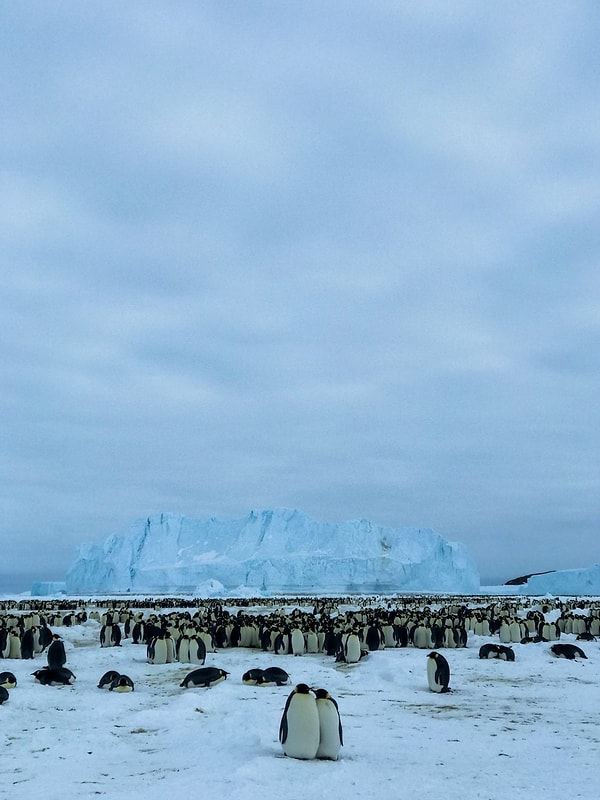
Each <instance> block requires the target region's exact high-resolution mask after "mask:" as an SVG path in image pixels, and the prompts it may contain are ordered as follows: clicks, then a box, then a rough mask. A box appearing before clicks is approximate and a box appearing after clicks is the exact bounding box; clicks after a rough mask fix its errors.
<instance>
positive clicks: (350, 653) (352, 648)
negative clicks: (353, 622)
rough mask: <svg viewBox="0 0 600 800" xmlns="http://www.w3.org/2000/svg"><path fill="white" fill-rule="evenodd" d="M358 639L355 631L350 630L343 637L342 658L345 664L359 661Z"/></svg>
mask: <svg viewBox="0 0 600 800" xmlns="http://www.w3.org/2000/svg"><path fill="white" fill-rule="evenodd" d="M360 649H361V648H360V639H359V638H358V634H357V633H356V631H351V632H350V633H349V634H348V635H347V636H346V637H345V639H344V660H345V662H346V663H347V664H357V663H358V662H359V661H360Z"/></svg>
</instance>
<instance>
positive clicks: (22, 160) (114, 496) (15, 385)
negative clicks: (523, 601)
mask: <svg viewBox="0 0 600 800" xmlns="http://www.w3.org/2000/svg"><path fill="white" fill-rule="evenodd" d="M597 14H598V12H597V9H596V7H595V6H594V5H593V4H590V3H582V4H579V5H578V6H577V9H569V10H568V11H567V10H566V9H564V8H563V6H562V5H561V4H559V3H550V4H548V3H544V4H543V5H542V4H535V3H534V4H533V5H529V6H527V7H526V8H524V7H523V6H522V5H521V4H509V6H508V7H506V6H504V7H498V8H495V9H490V8H487V7H485V8H484V7H481V6H479V5H478V4H471V3H464V4H459V5H458V6H453V8H452V12H450V11H449V10H448V6H447V5H446V4H445V3H437V2H432V3H408V4H403V5H402V6H398V5H397V4H395V3H392V4H390V3H386V2H381V3H378V4H377V5H376V6H369V7H367V6H363V5H362V4H354V5H350V6H347V5H346V4H344V6H343V7H342V6H341V4H340V5H337V4H332V5H329V6H327V7H325V8H324V7H323V6H322V5H317V4H310V3H309V4H301V5H299V6H290V5H289V4H285V6H281V5H278V4H264V5H260V6H259V7H254V8H253V9H252V12H250V11H249V10H248V8H247V7H246V6H245V5H244V4H241V3H240V4H238V3H231V4H222V3H215V4H212V5H211V4H206V5H203V6H202V7H201V8H198V7H197V5H196V4H191V3H190V4H185V3H184V4H180V5H179V6H178V7H177V9H173V8H172V7H171V6H167V5H165V4H155V5H153V7H152V9H148V8H147V7H146V6H145V5H142V4H136V3H133V4H129V5H128V6H127V7H126V8H124V7H122V6H121V5H117V4H113V5H109V6H106V5H104V4H103V5H100V4H93V3H92V4H86V5H85V7H83V6H81V5H79V4H70V3H66V4H63V5H61V7H60V8H54V9H48V8H46V7H44V6H42V5H41V4H37V5H36V4H33V5H31V4H30V5H28V6H27V7H18V6H15V7H11V8H10V9H7V10H5V21H4V25H5V29H6V33H7V35H6V47H5V48H4V49H3V52H2V53H0V66H1V67H2V70H3V74H4V75H5V77H6V81H5V84H6V85H5V91H4V95H3V100H2V102H3V106H4V113H3V119H4V120H5V124H4V125H3V127H2V131H0V159H1V172H0V186H1V188H2V196H3V203H2V206H1V207H0V229H1V230H2V253H3V255H2V261H1V262H0V269H1V270H2V286H3V290H2V292H1V293H0V342H1V343H0V346H1V348H2V350H1V363H2V372H3V381H2V383H3V388H2V392H1V393H0V414H1V418H2V420H3V425H2V429H3V430H2V434H1V443H2V447H1V449H0V475H1V477H2V483H1V488H0V504H1V508H2V518H3V524H2V529H1V536H2V539H3V541H6V542H10V546H9V547H6V546H5V548H4V551H5V567H4V569H5V570H6V571H7V572H13V573H19V574H22V573H27V574H37V573H40V574H41V573H42V572H43V573H44V575H45V576H46V577H60V576H61V575H63V574H64V571H65V569H66V567H67V566H68V564H69V562H70V561H71V559H72V558H73V556H74V548H75V545H76V544H77V543H78V542H80V541H82V540H89V539H102V538H104V536H106V535H107V534H108V533H111V532H113V531H114V530H117V529H121V528H124V527H126V526H127V525H128V524H129V522H130V521H131V519H133V518H136V517H139V516H146V515H147V514H149V513H152V512H154V511H163V510H164V511H166V510H173V511H180V512H182V513H187V514H190V515H208V514H213V513H216V514H219V515H221V516H227V515H238V514H240V513H245V512H246V511H247V510H248V509H249V508H251V507H260V506H274V505H290V506H296V507H299V508H302V509H303V510H305V511H306V512H308V513H310V514H312V515H313V516H315V517H317V518H320V519H329V520H339V519H344V518H352V517H368V518H371V519H373V520H374V521H376V522H380V523H385V524H395V525H405V524H406V525H422V526H427V525H430V526H433V527H435V528H436V529H437V530H438V531H439V532H440V533H442V534H443V535H446V536H447V537H448V538H451V539H460V540H462V541H464V542H465V543H466V544H467V545H468V546H469V547H470V548H471V550H472V551H473V553H474V555H475V557H476V559H477V561H478V564H479V567H480V570H481V572H482V574H483V575H484V576H485V577H495V578H503V577H504V578H508V577H511V576H512V575H513V573H514V574H517V573H522V572H526V571H531V570H538V569H539V570H542V569H551V568H553V567H575V566H582V565H587V564H589V563H592V562H594V561H596V560H597V558H598V556H597V546H596V536H595V533H596V531H595V530H594V523H595V521H596V520H597V519H598V511H599V508H598V497H599V496H600V495H599V493H598V491H597V490H598V459H597V455H596V454H597V452H598V440H597V439H598V437H597V434H596V431H597V430H598V429H599V426H598V421H599V420H598V411H597V407H598V404H597V399H596V395H597V386H598V380H597V378H598V359H597V356H596V352H597V349H598V348H597V346H596V345H597V344H598V337H599V326H598V319H599V317H598V298H599V286H598V277H597V275H598V270H597V263H596V262H597V254H598V251H599V247H598V244H599V242H598V234H597V232H596V228H597V225H596V224H594V223H595V220H596V218H597V216H598V206H599V202H600V195H599V193H598V190H597V187H598V178H599V175H598V164H599V163H600V159H599V158H598V156H599V153H598V150H599V145H600V126H599V121H598V116H597V113H596V110H595V109H596V105H597V102H596V100H597V98H596V94H597V89H596V74H597V55H596V47H595V42H594V41H593V31H594V30H595V26H594V22H595V21H596V17H597ZM41 542H45V543H50V545H51V546H50V550H49V555H47V556H44V557H38V556H36V555H35V553H36V551H37V550H39V547H38V543H41ZM42 577H43V576H42Z"/></svg>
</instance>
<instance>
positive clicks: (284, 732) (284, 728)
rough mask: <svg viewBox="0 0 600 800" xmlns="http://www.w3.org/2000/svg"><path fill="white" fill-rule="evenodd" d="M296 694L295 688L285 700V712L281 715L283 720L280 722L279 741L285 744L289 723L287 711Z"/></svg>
mask: <svg viewBox="0 0 600 800" xmlns="http://www.w3.org/2000/svg"><path fill="white" fill-rule="evenodd" d="M294 694H295V690H294V691H293V692H292V693H291V694H289V695H288V699H287V700H286V701H285V707H284V709H283V714H282V716H281V722H280V723H279V741H280V742H281V744H285V742H286V739H287V735H288V723H287V712H288V708H289V707H290V703H291V702H292V697H293V696H294Z"/></svg>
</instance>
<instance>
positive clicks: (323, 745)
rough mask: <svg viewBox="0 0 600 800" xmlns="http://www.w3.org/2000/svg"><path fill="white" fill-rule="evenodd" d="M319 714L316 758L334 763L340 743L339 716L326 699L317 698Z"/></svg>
mask: <svg viewBox="0 0 600 800" xmlns="http://www.w3.org/2000/svg"><path fill="white" fill-rule="evenodd" d="M317 710H318V712H319V749H318V750H317V758H328V759H331V760H333V761H336V760H337V758H338V757H339V754H340V747H341V746H342V741H341V737H340V715H339V712H338V710H337V708H336V707H335V705H334V704H333V703H332V701H331V700H328V699H320V698H317Z"/></svg>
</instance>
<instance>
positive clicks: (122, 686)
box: [108, 675, 134, 692]
mask: <svg viewBox="0 0 600 800" xmlns="http://www.w3.org/2000/svg"><path fill="white" fill-rule="evenodd" d="M108 688H109V691H111V692H133V688H134V687H133V681H132V680H131V678H130V677H129V675H118V676H117V677H116V678H115V679H114V680H113V681H112V683H111V684H110V686H109V687H108Z"/></svg>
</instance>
